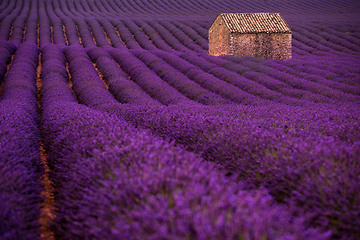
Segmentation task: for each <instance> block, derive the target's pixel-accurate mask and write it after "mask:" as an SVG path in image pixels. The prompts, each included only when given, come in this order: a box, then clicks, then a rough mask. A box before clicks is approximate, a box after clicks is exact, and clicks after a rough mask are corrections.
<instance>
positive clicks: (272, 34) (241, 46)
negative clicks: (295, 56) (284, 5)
mask: <svg viewBox="0 0 360 240" xmlns="http://www.w3.org/2000/svg"><path fill="white" fill-rule="evenodd" d="M209 54H211V55H215V56H219V55H222V54H226V55H234V56H237V57H241V56H253V57H259V58H272V59H290V58H291V29H290V28H289V26H288V25H287V24H286V22H285V20H284V19H283V18H282V17H281V15H280V14H279V13H221V14H219V15H218V16H217V17H216V19H215V21H214V22H213V24H212V25H211V27H210V29H209Z"/></svg>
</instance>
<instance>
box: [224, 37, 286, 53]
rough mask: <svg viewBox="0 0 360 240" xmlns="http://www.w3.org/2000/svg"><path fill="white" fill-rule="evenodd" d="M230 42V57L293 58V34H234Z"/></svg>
mask: <svg viewBox="0 0 360 240" xmlns="http://www.w3.org/2000/svg"><path fill="white" fill-rule="evenodd" d="M229 40H230V41H229V44H230V46H229V48H230V51H229V53H228V54H230V55H234V56H237V57H241V56H253V57H259V58H272V59H284V60H286V59H290V58H291V51H292V49H291V33H288V34H284V33H256V34H240V33H232V34H231V36H230V39H229Z"/></svg>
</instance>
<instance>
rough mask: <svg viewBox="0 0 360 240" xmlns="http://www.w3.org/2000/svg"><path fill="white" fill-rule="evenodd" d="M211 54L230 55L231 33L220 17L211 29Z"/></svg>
mask: <svg viewBox="0 0 360 240" xmlns="http://www.w3.org/2000/svg"><path fill="white" fill-rule="evenodd" d="M209 54H211V55H214V56H219V55H222V54H230V31H229V29H228V28H227V27H226V25H225V23H224V21H223V19H222V18H221V17H219V16H218V17H217V18H216V19H215V21H214V23H213V24H212V26H211V27H210V29H209Z"/></svg>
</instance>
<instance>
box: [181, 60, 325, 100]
mask: <svg viewBox="0 0 360 240" xmlns="http://www.w3.org/2000/svg"><path fill="white" fill-rule="evenodd" d="M180 57H181V58H183V59H184V60H186V61H188V62H190V63H192V64H194V65H196V66H198V67H200V68H201V69H202V70H204V71H205V72H208V73H210V74H212V75H214V76H216V77H218V78H220V79H222V80H223V81H226V82H228V83H230V84H233V85H234V86H236V87H239V88H240V89H242V90H244V91H246V92H249V93H250V94H252V95H256V96H259V97H261V98H265V99H270V100H272V101H276V102H282V103H284V102H287V103H289V104H294V105H299V104H300V105H301V104H304V100H305V101H312V102H319V101H324V102H326V101H327V99H326V98H325V97H322V96H319V95H315V94H313V93H311V92H308V91H305V90H298V89H294V88H292V87H291V86H289V85H288V84H286V83H283V82H281V81H278V80H276V79H274V78H271V77H269V76H266V75H265V74H262V73H258V72H256V71H252V70H251V69H250V68H247V67H244V66H241V67H239V66H237V65H236V64H231V62H228V61H223V63H222V64H220V65H217V64H215V63H211V62H210V61H208V60H212V59H214V57H211V56H208V55H202V57H201V56H197V55H192V54H191V55H190V54H181V55H180ZM220 61H221V60H220ZM216 62H219V60H216ZM224 65H225V66H227V68H230V69H232V70H235V71H236V72H237V73H241V75H239V74H236V73H234V72H232V71H230V70H228V69H225V68H223V67H222V66H224ZM284 95H285V96H284ZM290 97H292V98H295V99H292V98H290Z"/></svg>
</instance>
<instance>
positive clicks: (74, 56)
mask: <svg viewBox="0 0 360 240" xmlns="http://www.w3.org/2000/svg"><path fill="white" fill-rule="evenodd" d="M64 54H65V56H66V59H67V62H68V63H69V71H70V74H71V80H72V83H73V86H72V88H73V90H74V92H75V93H76V96H77V98H78V100H79V102H80V103H83V104H85V105H89V106H91V107H96V106H99V105H102V104H104V103H115V102H117V101H116V100H115V98H114V97H113V96H112V95H111V93H110V92H109V91H108V90H107V88H106V86H105V85H104V83H103V82H102V80H101V79H100V77H99V75H98V72H97V71H96V69H95V68H94V66H93V63H92V61H91V60H90V58H89V57H88V55H87V54H86V52H85V50H84V49H83V48H81V47H78V46H69V47H67V48H65V49H64Z"/></svg>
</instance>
